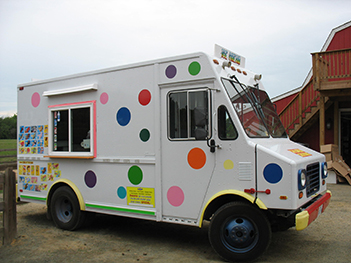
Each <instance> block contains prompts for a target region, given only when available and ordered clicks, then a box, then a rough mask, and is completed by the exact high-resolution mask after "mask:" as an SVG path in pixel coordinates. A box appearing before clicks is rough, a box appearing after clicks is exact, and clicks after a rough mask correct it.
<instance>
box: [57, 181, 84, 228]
mask: <svg viewBox="0 0 351 263" xmlns="http://www.w3.org/2000/svg"><path fill="white" fill-rule="evenodd" d="M50 206H51V207H50V211H51V217H52V219H53V220H54V222H55V224H56V226H57V227H59V228H62V229H65V230H75V229H77V228H79V227H80V226H81V225H82V224H83V223H84V219H85V214H84V212H83V211H81V210H80V206H79V202H78V199H77V196H76V195H75V193H74V192H73V190H72V189H71V188H70V187H68V186H62V187H60V188H58V189H57V190H56V191H55V192H54V194H53V195H52V198H51V203H50Z"/></svg>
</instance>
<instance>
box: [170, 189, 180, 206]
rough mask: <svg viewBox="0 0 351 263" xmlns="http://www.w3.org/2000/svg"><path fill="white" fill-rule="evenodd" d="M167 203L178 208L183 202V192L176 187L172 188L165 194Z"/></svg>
mask: <svg viewBox="0 0 351 263" xmlns="http://www.w3.org/2000/svg"><path fill="white" fill-rule="evenodd" d="M167 199H168V202H169V203H170V204H171V205H173V206H180V205H182V204H183V202H184V192H183V190H182V189H181V188H180V187H178V186H172V187H171V188H169V189H168V192H167Z"/></svg>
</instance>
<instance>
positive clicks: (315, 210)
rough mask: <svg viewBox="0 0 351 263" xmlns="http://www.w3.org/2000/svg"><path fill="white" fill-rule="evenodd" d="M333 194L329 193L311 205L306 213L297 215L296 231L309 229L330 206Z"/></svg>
mask: <svg viewBox="0 0 351 263" xmlns="http://www.w3.org/2000/svg"><path fill="white" fill-rule="evenodd" d="M330 198H331V192H330V191H327V192H326V193H325V194H324V195H323V196H321V197H320V198H318V199H317V200H316V201H315V202H313V203H312V204H311V205H309V206H308V207H307V208H306V209H305V210H304V211H302V212H300V213H298V214H296V216H295V225H296V230H303V229H305V228H306V227H308V226H309V225H310V224H311V223H312V222H313V221H314V220H315V219H316V218H317V217H318V216H319V215H320V214H321V213H323V212H324V210H325V209H326V208H327V206H328V205H329V201H330Z"/></svg>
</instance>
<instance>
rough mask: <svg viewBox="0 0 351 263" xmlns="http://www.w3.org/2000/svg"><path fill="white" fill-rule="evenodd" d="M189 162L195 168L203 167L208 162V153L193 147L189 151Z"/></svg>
mask: <svg viewBox="0 0 351 263" xmlns="http://www.w3.org/2000/svg"><path fill="white" fill-rule="evenodd" d="M188 163H189V165H190V166H191V167H192V168H194V169H201V168H202V167H204V165H205V164H206V154H205V152H204V151H203V150H201V149H200V148H193V149H191V150H190V152H189V153H188Z"/></svg>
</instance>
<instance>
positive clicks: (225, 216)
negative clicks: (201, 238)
mask: <svg viewBox="0 0 351 263" xmlns="http://www.w3.org/2000/svg"><path fill="white" fill-rule="evenodd" d="M271 237H272V231H271V227H270V224H269V222H268V219H267V218H266V216H265V215H264V214H263V213H262V212H261V211H260V210H259V209H258V208H256V207H254V206H253V205H251V204H246V203H242V202H232V203H228V204H225V205H223V206H222V207H221V208H219V209H218V210H217V211H216V213H215V214H214V215H213V217H212V219H211V222H210V227H209V240H210V243H211V245H212V247H213V249H214V250H215V251H216V252H217V253H218V254H219V255H220V256H221V257H222V258H223V259H225V260H227V261H252V260H254V259H256V258H258V257H259V256H260V255H262V254H263V253H264V251H265V250H266V249H267V248H268V246H269V243H270V241H271Z"/></svg>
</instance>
